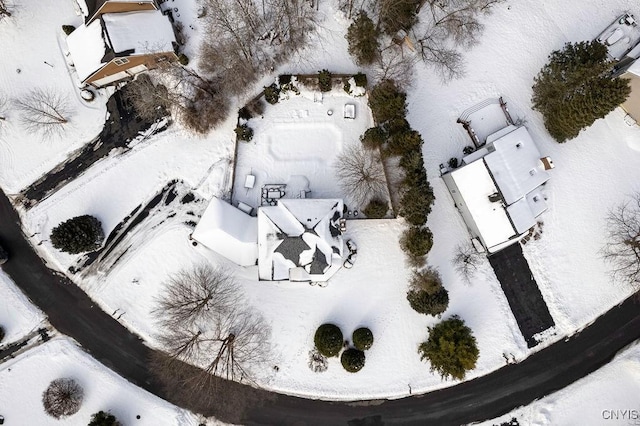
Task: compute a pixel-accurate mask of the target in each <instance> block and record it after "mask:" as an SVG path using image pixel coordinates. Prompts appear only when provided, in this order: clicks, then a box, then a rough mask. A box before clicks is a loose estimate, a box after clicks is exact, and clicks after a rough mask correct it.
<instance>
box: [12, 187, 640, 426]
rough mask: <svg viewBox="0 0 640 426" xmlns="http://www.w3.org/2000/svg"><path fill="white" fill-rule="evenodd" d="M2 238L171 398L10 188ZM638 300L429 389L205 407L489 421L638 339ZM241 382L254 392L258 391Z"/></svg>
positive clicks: (105, 354) (61, 326)
mask: <svg viewBox="0 0 640 426" xmlns="http://www.w3.org/2000/svg"><path fill="white" fill-rule="evenodd" d="M0 243H1V244H2V245H3V246H5V247H6V248H7V251H8V252H9V255H10V260H9V262H7V263H6V264H5V265H3V267H2V268H3V269H4V271H5V272H6V273H7V274H8V275H9V276H10V277H11V278H12V279H13V280H14V281H15V283H16V284H17V285H18V286H19V287H20V288H21V289H22V290H23V291H24V292H25V293H26V295H27V296H29V298H30V299H31V301H32V302H34V303H35V304H36V305H37V306H38V307H39V308H40V309H42V310H43V311H44V312H45V313H46V314H47V315H48V317H49V321H50V323H51V324H52V325H53V326H54V327H55V328H57V329H58V330H59V331H60V332H62V333H64V334H67V335H69V336H71V337H72V338H74V339H75V340H77V341H78V342H79V343H80V344H81V345H82V346H83V348H84V349H85V350H86V351H87V352H89V353H90V354H91V355H92V356H94V357H95V358H96V359H97V360H99V361H100V362H102V363H103V364H105V365H106V366H107V367H109V368H111V369H112V370H113V371H115V372H117V373H118V374H120V375H122V376H123V377H125V378H126V379H128V380H129V381H131V382H132V383H134V384H136V385H138V386H140V387H142V388H144V389H146V390H148V391H149V392H152V393H154V394H156V395H158V396H160V397H161V398H164V399H166V400H168V401H169V402H174V401H172V399H173V398H172V396H171V395H167V394H166V393H165V392H164V391H163V389H162V387H161V385H160V384H159V383H158V381H157V380H156V379H155V378H154V377H153V375H152V373H151V370H150V367H149V364H148V361H147V360H148V359H149V357H150V355H151V354H152V353H153V350H152V349H150V348H148V347H147V346H145V344H144V342H143V341H142V339H141V338H140V337H139V336H137V335H135V334H133V333H131V332H130V331H129V330H127V329H126V328H125V327H124V326H122V325H121V324H120V323H119V322H117V321H116V320H115V319H113V318H112V317H111V316H109V315H108V314H106V313H105V312H103V311H102V310H101V309H100V308H99V307H98V306H97V305H96V304H94V302H93V301H92V300H91V299H90V298H89V297H88V296H87V295H86V294H85V293H84V292H83V291H82V290H80V289H79V288H78V287H77V286H76V285H75V284H73V283H72V282H71V281H69V280H68V279H67V278H66V277H64V276H62V275H61V274H59V273H56V272H54V271H52V270H50V269H49V268H47V266H46V264H45V263H44V262H43V260H42V259H40V257H38V255H37V254H36V252H35V251H34V249H33V248H32V247H31V246H30V245H29V243H28V242H27V240H26V238H25V237H24V235H23V234H22V231H21V228H20V222H19V217H18V215H17V214H16V212H15V211H14V210H13V207H12V205H11V203H10V201H9V200H8V199H7V197H6V196H5V194H4V192H2V193H1V194H0ZM567 285H575V284H572V283H567ZM603 285H605V284H603ZM639 308H640V305H638V304H637V302H636V301H634V299H633V298H629V299H627V300H625V301H624V302H623V303H621V304H620V305H619V306H616V307H614V308H613V309H611V310H610V311H608V312H607V313H605V314H604V315H602V316H601V317H599V318H598V319H597V320H596V321H594V322H593V323H592V324H590V325H589V326H588V327H586V328H585V329H583V330H582V331H581V332H579V333H577V334H575V335H574V336H572V337H570V338H567V339H565V340H563V341H559V342H557V343H555V344H553V345H551V346H549V347H548V348H546V349H542V350H541V351H539V352H536V353H534V354H532V355H531V356H529V357H528V358H526V359H525V360H524V361H522V362H520V363H519V364H513V365H509V366H505V367H503V368H500V369H499V370H497V371H495V372H493V373H491V374H488V375H486V376H483V377H480V378H477V379H474V380H470V381H468V382H464V383H460V384H458V385H455V386H451V387H449V388H446V389H442V390H438V391H434V392H430V393H427V394H424V395H418V396H413V397H410V398H404V399H398V400H392V401H388V400H379V401H363V402H354V403H343V402H326V401H317V400H309V399H303V398H296V397H291V396H287V395H282V394H276V393H271V392H267V391H257V392H258V393H262V394H263V396H264V398H261V403H260V404H256V405H254V406H251V403H249V404H248V405H249V407H248V408H246V409H245V411H244V412H243V414H242V418H241V421H240V422H238V420H237V419H233V418H225V417H224V416H220V413H219V412H217V411H216V412H211V413H203V414H205V415H213V414H216V415H217V416H218V418H219V420H222V421H234V423H242V424H247V425H296V426H303V425H350V426H358V425H363V426H364V425H367V426H374V425H400V424H401V425H430V424H434V425H458V424H461V423H469V422H473V421H481V420H484V419H491V418H494V417H497V416H500V415H502V414H505V413H507V412H508V411H511V410H512V409H514V408H516V407H519V406H521V405H526V404H529V403H531V402H532V401H534V400H535V399H538V398H541V397H543V396H545V395H547V394H549V393H551V392H554V391H556V390H559V389H562V388H564V387H565V386H567V385H569V384H571V383H573V382H574V381H576V380H578V379H580V378H581V377H584V376H586V375H587V374H589V373H591V372H593V371H594V370H596V369H597V368H599V367H600V366H602V365H604V364H606V363H608V362H609V361H610V360H611V359H612V358H613V357H614V356H615V354H616V353H617V352H618V351H619V350H620V349H622V348H624V347H625V346H627V345H628V344H630V343H632V342H633V341H635V340H636V339H638V338H640V309H639ZM426 370H427V367H426V365H425V374H428V373H427V372H426ZM240 387H241V389H244V393H245V394H247V395H248V394H249V393H253V394H255V393H256V391H255V390H254V389H250V388H248V387H246V386H242V385H241V386H240ZM241 395H242V393H241ZM176 402H177V401H176ZM174 403H175V402H174ZM183 406H184V404H183ZM185 408H190V407H189V406H186V407H185ZM236 414H237V413H236Z"/></svg>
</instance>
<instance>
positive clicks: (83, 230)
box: [50, 215, 104, 254]
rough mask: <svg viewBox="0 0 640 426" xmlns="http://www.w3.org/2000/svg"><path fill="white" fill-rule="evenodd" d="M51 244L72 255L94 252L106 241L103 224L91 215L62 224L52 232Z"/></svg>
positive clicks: (78, 217)
mask: <svg viewBox="0 0 640 426" xmlns="http://www.w3.org/2000/svg"><path fill="white" fill-rule="evenodd" d="M50 239H51V244H53V246H54V247H55V248H57V249H58V250H62V251H64V252H66V253H70V254H78V253H83V252H85V251H93V250H95V249H97V248H98V247H100V244H102V240H103V239H104V231H103V230H102V224H101V223H100V221H99V220H98V219H96V218H95V217H93V216H90V215H83V216H77V217H74V218H71V219H69V220H67V221H66V222H62V223H61V224H60V225H58V226H56V227H55V228H53V230H52V231H51V237H50Z"/></svg>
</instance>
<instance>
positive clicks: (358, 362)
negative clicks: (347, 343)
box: [340, 348, 365, 373]
mask: <svg viewBox="0 0 640 426" xmlns="http://www.w3.org/2000/svg"><path fill="white" fill-rule="evenodd" d="M364 360H365V356H364V352H362V351H361V350H358V349H354V348H350V349H347V350H346V351H344V352H342V356H341V357H340V362H341V363H342V366H343V367H344V369H345V370H347V371H348V372H349V373H357V372H358V371H360V370H362V367H364Z"/></svg>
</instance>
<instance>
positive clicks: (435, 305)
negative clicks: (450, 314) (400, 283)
mask: <svg viewBox="0 0 640 426" xmlns="http://www.w3.org/2000/svg"><path fill="white" fill-rule="evenodd" d="M407 300H408V301H409V304H410V305H411V308H412V309H413V310H414V311H416V312H418V313H419V314H425V315H433V316H436V315H440V314H442V313H443V312H444V311H446V310H447V308H448V307H449V292H448V291H447V289H445V288H444V287H441V288H439V289H438V290H437V291H435V292H433V293H429V292H427V291H425V290H409V291H408V292H407Z"/></svg>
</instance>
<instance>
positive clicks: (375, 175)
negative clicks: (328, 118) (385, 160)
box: [334, 145, 387, 206]
mask: <svg viewBox="0 0 640 426" xmlns="http://www.w3.org/2000/svg"><path fill="white" fill-rule="evenodd" d="M334 168H335V170H336V175H337V177H338V179H339V181H340V186H341V187H342V190H343V191H344V192H345V195H346V196H347V199H349V201H350V202H352V203H354V204H355V205H356V206H365V205H366V204H367V203H368V202H369V201H370V200H371V199H372V198H382V199H386V198H387V197H386V195H385V194H386V185H387V182H386V178H385V175H384V170H383V168H382V162H381V160H380V156H379V154H377V153H376V152H374V151H373V150H367V149H365V148H364V147H363V146H362V145H351V146H349V147H348V148H346V149H345V150H344V151H343V152H342V153H341V154H340V155H339V156H338V158H337V160H336V163H335V164H334Z"/></svg>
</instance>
